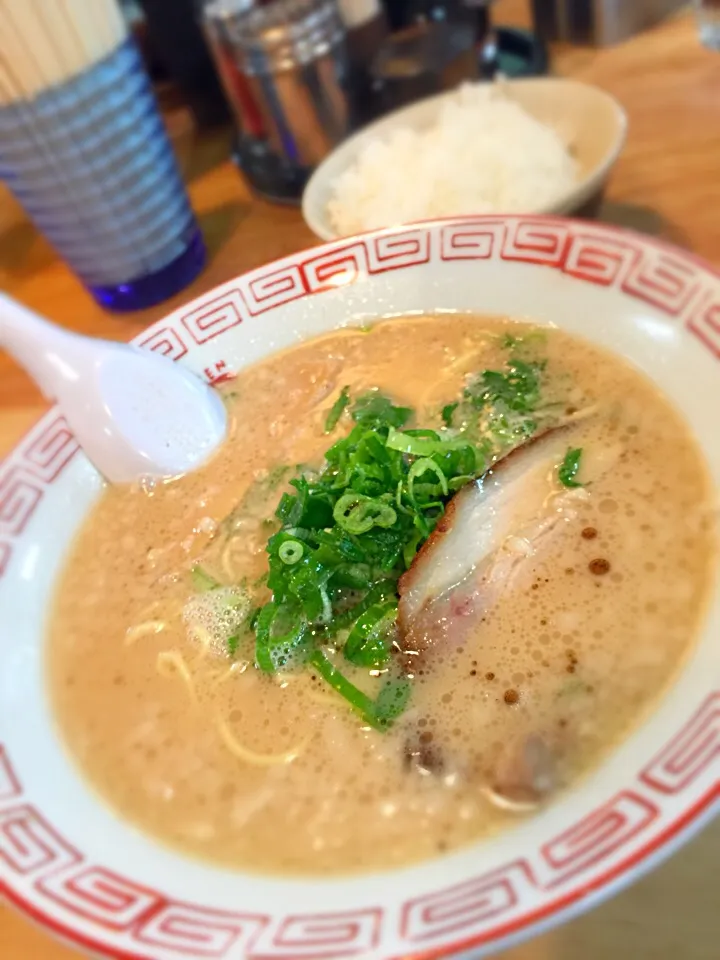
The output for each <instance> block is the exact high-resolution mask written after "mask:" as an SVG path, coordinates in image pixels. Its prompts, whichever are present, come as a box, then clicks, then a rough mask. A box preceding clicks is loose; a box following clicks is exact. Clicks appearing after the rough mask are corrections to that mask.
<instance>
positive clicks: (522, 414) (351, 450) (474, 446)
mask: <svg viewBox="0 0 720 960" xmlns="http://www.w3.org/2000/svg"><path fill="white" fill-rule="evenodd" d="M520 344H521V338H514V337H513V338H510V337H508V338H507V344H506V346H507V347H508V348H509V349H510V348H512V349H515V348H518V347H519V346H520ZM544 369H545V362H544V361H540V362H538V361H532V360H525V359H517V357H516V356H514V355H513V356H511V357H510V358H509V359H508V360H507V362H506V363H505V364H504V366H503V368H502V369H500V370H485V371H483V372H482V373H480V374H478V375H477V376H476V377H474V378H473V379H472V380H471V381H470V382H469V383H468V385H467V386H466V388H465V390H464V392H463V394H462V397H461V398H460V399H459V400H458V401H456V402H454V403H449V404H447V405H446V406H445V407H443V410H442V420H443V423H444V427H443V428H442V429H440V430H429V429H418V428H414V427H409V426H408V424H409V422H410V420H411V418H412V416H413V413H414V412H413V410H412V409H410V408H409V407H403V406H399V405H396V404H394V403H393V402H392V401H391V400H390V399H389V398H388V397H386V396H384V395H383V394H382V393H380V392H379V391H377V390H371V391H369V392H368V393H366V394H364V395H363V396H361V397H359V398H357V399H356V400H355V402H354V403H352V401H351V398H350V391H349V388H348V387H343V389H342V391H341V392H340V394H339V396H338V398H337V399H336V400H335V402H334V403H333V405H332V407H331V409H330V411H329V413H328V416H327V419H326V422H325V431H326V432H331V431H332V430H334V429H335V427H336V426H337V424H338V422H339V420H340V418H341V417H342V416H343V414H344V413H345V412H346V411H348V412H349V414H350V417H351V419H352V421H353V426H352V429H351V430H350V431H349V432H348V433H347V435H346V436H344V437H342V438H341V439H339V440H338V441H337V442H335V443H334V444H333V445H332V446H331V447H330V448H329V449H328V450H327V451H326V454H325V462H324V464H323V466H322V468H321V469H320V470H319V471H312V472H311V471H303V470H301V469H300V468H298V469H299V470H300V472H299V473H298V474H297V475H296V476H295V477H294V478H293V479H291V480H290V482H289V487H290V488H292V491H291V492H286V493H283V495H282V497H281V499H280V502H279V504H278V507H277V510H276V512H275V516H276V518H277V521H279V523H280V529H279V530H278V531H277V532H273V533H272V535H271V536H270V537H269V540H268V543H267V548H266V549H267V554H268V574H267V578H266V585H267V587H268V588H269V590H270V591H271V594H272V596H271V599H270V600H269V601H268V602H267V603H265V604H264V605H263V606H262V607H260V609H259V610H257V611H256V612H255V613H254V614H253V616H252V617H251V618H249V619H248V621H246V622H247V623H248V626H249V628H250V630H252V631H254V635H255V660H256V663H257V666H258V667H259V668H260V669H261V670H263V671H265V672H267V673H274V672H277V671H279V670H289V669H297V668H302V667H305V668H312V669H313V670H314V672H315V673H316V674H318V675H319V676H320V677H321V678H322V679H323V680H324V681H325V682H326V683H328V684H329V685H330V686H331V687H332V688H333V689H334V690H335V691H336V692H337V693H339V694H340V695H341V696H342V697H343V698H344V699H345V700H346V701H347V702H348V703H349V705H350V706H351V707H352V708H353V709H354V710H355V711H356V712H357V713H358V714H359V715H360V716H361V717H362V719H363V721H364V722H365V723H367V724H370V725H371V726H373V727H376V728H378V729H385V728H387V727H388V726H389V725H390V724H392V722H393V720H394V719H395V718H396V717H397V716H399V715H400V714H401V713H402V711H403V710H404V709H405V707H406V705H407V702H408V699H409V697H410V692H411V684H410V682H409V680H408V679H407V678H406V677H404V676H402V673H401V669H400V666H399V665H398V664H396V663H395V662H394V660H393V657H392V650H393V646H394V643H395V640H396V631H397V625H396V621H397V604H398V595H397V582H398V580H399V578H400V577H401V576H402V574H403V573H404V572H405V571H406V570H407V569H408V568H409V567H410V565H411V564H412V562H413V559H414V557H415V555H416V553H417V551H418V550H419V549H420V547H421V546H422V544H423V543H424V542H425V540H426V539H427V538H428V537H429V536H430V534H431V533H432V531H433V530H434V528H435V526H436V524H437V522H438V520H439V519H440V518H441V517H442V515H443V513H444V511H445V506H446V504H447V502H448V500H449V499H450V497H451V496H452V495H453V494H454V493H455V491H456V490H458V489H460V488H461V487H462V486H464V485H465V484H466V483H468V482H469V481H470V480H472V479H474V478H475V477H477V476H479V475H480V474H482V473H483V472H484V471H485V469H486V468H487V467H488V466H489V465H490V464H491V463H492V462H493V459H494V458H495V457H497V456H498V455H499V454H500V453H501V452H503V451H504V450H505V449H507V447H508V446H513V445H515V444H517V443H519V442H522V440H524V439H525V438H526V437H528V436H530V435H532V434H533V433H534V432H535V431H536V430H537V428H538V420H539V416H540V414H538V408H539V406H540V400H541V395H542V386H543V374H544ZM569 452H572V451H569ZM578 457H579V451H578ZM571 467H572V464H570V468H571ZM576 471H577V465H576V466H575V468H574V470H573V472H572V474H571V475H570V474H568V475H567V476H568V478H569V480H570V481H572V483H575V481H574V480H573V477H574V473H575V472H576ZM563 476H565V474H563ZM283 479H285V478H284V476H283ZM561 479H562V477H561ZM563 482H565V481H563ZM196 571H199V572H197V573H196ZM193 579H194V581H195V582H196V586H197V588H198V589H199V590H208V589H212V584H213V582H214V581H212V578H210V577H209V576H208V575H207V574H206V573H205V572H204V571H202V570H201V569H200V568H198V567H196V568H194V570H193ZM238 643H239V640H238V639H237V638H236V637H231V638H230V639H229V640H228V642H227V645H228V651H229V653H230V654H231V655H234V653H235V652H236V651H237V645H238ZM343 660H344V661H345V663H346V664H347V671H345V672H344V671H343V669H341V664H342V661H343ZM368 669H369V670H371V672H372V675H373V677H374V678H375V679H374V680H373V681H372V683H373V684H375V685H376V688H377V689H376V694H375V696H374V697H373V696H371V695H369V694H368V693H366V692H364V690H361V689H360V687H358V686H357V685H356V684H355V683H353V681H352V679H351V677H352V671H357V670H368ZM348 672H349V675H346V674H347V673H348ZM380 674H382V675H383V676H382V679H380ZM362 685H363V687H365V682H363V684H362Z"/></svg>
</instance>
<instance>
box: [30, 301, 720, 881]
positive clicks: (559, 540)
mask: <svg viewBox="0 0 720 960" xmlns="http://www.w3.org/2000/svg"><path fill="white" fill-rule="evenodd" d="M527 331H528V328H527V327H521V326H519V325H518V324H511V323H510V322H508V321H503V320H496V319H488V318H484V317H472V316H452V317H450V316H443V317H422V318H417V317H412V318H403V319H398V320H391V321H386V322H382V323H380V324H378V325H376V326H375V327H373V328H372V329H371V330H370V332H366V331H361V330H357V329H350V330H344V331H339V332H335V333H332V334H329V335H327V336H324V337H321V338H318V339H315V340H311V341H308V342H306V343H303V344H301V345H299V346H297V347H294V348H293V349H291V350H288V351H286V352H284V353H281V354H276V355H274V356H271V357H270V358H268V359H267V360H264V361H263V362H261V363H258V364H256V365H255V366H253V367H251V368H249V369H247V370H244V371H242V372H241V373H240V375H239V376H238V378H237V380H236V381H234V382H232V383H230V384H229V385H228V386H227V388H226V399H227V403H228V406H229V409H230V411H231V413H232V421H233V427H232V434H231V437H230V439H229V440H228V442H227V443H226V445H225V446H224V448H223V449H222V450H221V451H220V452H219V454H218V455H217V456H216V458H215V459H214V460H213V461H212V462H211V463H210V464H209V465H208V466H207V467H206V468H205V469H203V470H201V471H199V472H197V473H195V474H193V475H191V476H188V477H185V478H182V479H180V480H178V481H175V482H173V483H170V484H167V485H160V486H156V487H155V488H147V487H146V488H145V489H108V490H107V491H106V492H105V493H104V494H103V496H102V497H101V499H100V501H99V503H98V504H97V505H96V507H95V508H94V509H93V510H92V512H91V514H90V516H89V518H88V520H87V522H86V523H85V525H84V526H83V528H82V530H81V531H80V533H79V535H78V537H77V539H76V541H75V543H74V545H73V547H72V550H71V553H70V556H69V559H68V562H67V566H66V569H65V571H64V574H63V576H62V577H61V579H60V582H59V585H58V589H57V596H56V600H55V609H54V612H53V616H52V618H51V626H50V635H49V642H48V649H47V656H48V665H49V666H48V677H49V684H50V690H51V695H52V702H53V706H54V709H55V714H56V716H57V720H58V723H59V725H60V729H61V731H62V735H63V738H64V740H65V742H66V743H67V745H68V747H69V749H70V751H71V753H72V754H73V756H74V758H75V759H76V761H77V763H78V764H79V766H80V767H81V769H82V770H83V772H84V773H85V774H86V776H87V777H88V779H89V780H90V782H91V783H92V784H93V786H94V787H95V788H96V789H97V790H98V791H99V793H100V794H101V795H102V796H103V797H105V798H106V799H107V801H108V802H109V803H110V804H111V805H112V806H113V807H114V808H115V809H116V810H117V811H118V812H119V813H120V814H122V815H123V816H124V817H127V819H128V820H130V821H131V822H133V823H135V824H137V825H138V826H140V827H141V828H143V829H144V830H146V831H147V832H148V833H150V834H152V835H153V836H155V837H157V838H159V839H161V840H163V841H165V842H167V843H169V844H171V845H173V846H175V847H177V848H179V849H180V850H182V851H184V852H186V853H189V854H192V855H196V856H198V857H201V858H204V859H208V860H211V861H215V862H218V863H222V864H226V865H229V866H233V867H238V868H247V869H251V870H258V871H264V872H269V873H273V872H277V873H306V874H307V873H310V874H313V873H314V874H327V873H329V872H346V871H358V870H369V869H373V868H385V867H390V866H395V865H402V864H407V863H411V862H413V861H418V860H422V859H423V858H426V857H429V856H432V855H434V854H437V853H438V852H442V851H448V850H452V849H454V848H457V847H459V846H462V845H463V844H467V843H469V842H470V841H473V840H475V839H477V838H479V837H482V836H484V835H487V834H489V833H492V832H494V831H497V830H498V829H499V828H501V827H504V826H506V825H507V824H509V823H512V822H515V821H516V819H517V816H518V812H517V810H514V811H508V810H505V809H501V808H499V807H498V806H497V804H496V803H495V802H493V799H492V796H491V795H489V794H488V788H493V789H494V788H495V786H496V782H497V781H498V779H500V780H502V779H503V777H505V778H507V777H508V776H509V777H510V778H511V779H512V778H513V777H516V776H517V771H514V770H512V771H511V772H510V773H508V772H507V769H508V764H510V765H511V766H512V762H513V761H512V756H513V754H512V750H511V751H510V753H508V745H509V744H514V743H526V742H528V741H527V738H528V737H530V739H531V740H532V739H533V738H537V737H540V738H541V739H542V741H543V744H544V745H545V748H547V750H549V752H550V753H551V754H552V756H553V758H554V760H555V768H554V772H553V786H554V788H555V789H557V790H559V789H562V788H563V787H566V786H567V785H571V784H572V783H573V781H575V780H576V779H577V778H578V777H580V776H582V775H583V774H584V773H585V772H587V771H588V770H590V769H592V768H593V767H595V766H596V765H597V764H598V763H599V761H600V760H601V759H602V758H603V756H604V755H605V754H606V753H607V752H608V750H610V749H611V748H612V747H613V746H614V745H615V744H617V742H618V740H619V739H620V738H622V737H623V736H624V735H625V734H626V733H627V732H628V731H629V730H630V729H631V728H632V727H633V726H634V725H635V724H637V723H638V721H639V719H640V718H641V717H642V716H643V715H644V714H645V712H646V711H647V709H648V707H649V706H650V705H652V703H653V702H654V701H655V700H656V699H657V697H658V696H659V694H660V693H661V692H662V691H663V689H664V688H665V687H666V685H667V683H668V681H669V680H670V678H671V677H672V676H673V674H675V672H676V671H677V670H678V667H679V666H680V664H681V663H682V661H683V658H684V657H685V655H686V653H687V652H688V649H689V648H690V646H691V644H692V642H693V640H694V638H695V635H696V632H697V629H698V623H699V618H700V616H701V613H702V609H703V599H704V596H705V593H706V590H707V586H708V579H709V575H710V572H711V566H712V561H713V555H714V532H713V530H712V529H711V522H710V510H709V509H708V508H709V506H710V492H711V491H710V487H709V481H708V477H707V473H706V469H705V465H704V463H703V460H702V457H701V454H700V452H699V450H698V448H697V446H696V444H695V442H694V440H693V438H692V436H691V435H690V433H689V431H688V428H687V426H686V425H685V424H684V422H683V421H682V420H681V418H680V417H679V415H678V414H677V413H676V412H675V410H674V409H673V408H672V407H671V406H670V404H669V403H668V402H667V401H666V400H665V399H664V398H663V397H662V396H661V395H660V393H659V392H658V391H657V390H656V389H655V387H654V386H653V385H652V384H651V383H650V382H649V381H648V380H646V379H645V378H644V377H643V376H642V375H640V374H639V373H638V372H637V371H635V370H634V369H631V368H630V367H629V366H627V365H626V364H625V363H624V362H622V361H621V360H619V359H618V358H617V357H615V356H612V355H610V354H609V353H606V352H604V351H601V350H599V349H597V348H596V347H594V346H591V345H590V344H588V343H586V342H584V341H582V340H579V339H576V338H574V337H572V336H570V335H568V334H566V333H564V332H562V331H560V330H547V331H546V334H545V340H544V342H543V343H542V346H541V348H539V349H541V351H542V355H543V356H544V357H546V358H547V361H548V363H547V368H546V377H547V382H548V383H550V384H554V385H555V386H556V387H557V391H558V393H559V394H561V395H563V396H564V397H565V402H566V403H567V407H568V408H569V409H570V410H571V411H572V409H573V408H575V407H579V408H580V412H581V414H582V413H583V412H587V414H588V415H587V416H585V417H584V418H583V416H580V418H579V419H578V421H577V423H576V424H575V425H574V426H573V427H572V428H571V429H572V441H571V443H572V445H573V446H577V447H582V448H583V450H584V455H583V456H584V458H585V460H586V463H585V466H584V467H583V468H582V469H585V468H587V469H588V470H589V472H590V473H591V474H592V475H593V476H594V477H595V478H594V479H593V480H592V482H591V483H589V484H588V486H587V487H583V488H582V489H583V490H585V491H586V493H584V494H581V495H580V496H579V497H578V499H577V500H576V501H574V503H573V508H572V509H571V510H569V512H568V514H567V516H566V518H565V520H564V526H563V529H562V535H561V536H559V537H554V538H553V539H552V540H551V541H550V542H549V544H548V545H547V546H545V547H543V548H542V549H539V550H538V551H537V553H536V555H534V556H529V557H527V558H526V559H525V560H523V566H524V570H523V573H522V576H521V577H520V578H519V579H518V580H517V582H516V585H515V586H514V587H513V588H512V589H508V590H506V591H505V592H504V593H502V594H501V596H500V599H499V601H498V602H497V604H495V605H494V606H493V607H492V608H491V609H490V610H489V611H488V612H487V615H486V616H485V617H484V619H483V621H482V623H481V624H480V625H479V627H478V628H477V629H474V631H473V633H472V636H471V637H470V638H469V639H467V640H466V641H465V642H464V643H463V644H459V645H457V646H453V645H447V644H445V645H443V646H439V647H437V648H436V649H434V650H433V651H431V655H430V656H429V657H428V658H427V660H426V662H425V663H424V665H423V669H422V676H416V678H415V679H414V680H413V689H412V698H411V701H410V704H409V708H408V710H407V711H406V713H405V714H403V715H402V716H401V717H400V718H399V719H398V720H397V721H396V723H395V725H394V726H393V727H392V729H390V730H389V731H387V732H379V731H376V730H372V729H370V728H368V727H364V726H363V725H362V723H361V721H360V720H359V718H358V717H357V716H356V715H355V714H354V713H352V712H351V711H350V709H349V708H348V706H347V704H346V703H345V701H344V700H342V699H341V698H340V697H339V696H338V695H337V694H335V693H334V692H333V691H332V690H331V689H330V688H329V687H328V686H326V685H325V684H324V683H323V682H322V681H321V680H320V678H319V677H315V676H314V675H313V673H312V671H310V670H305V671H300V672H297V673H292V674H282V675H279V676H266V675H264V674H261V673H260V672H259V671H258V670H257V669H256V668H255V667H254V665H253V664H252V663H250V662H248V659H242V657H241V658H240V659H237V660H235V661H234V662H233V661H232V660H231V659H230V658H229V656H228V654H227V653H226V651H225V650H224V649H223V647H222V645H219V646H218V645H212V646H210V647H209V648H205V647H204V646H203V644H202V643H198V640H197V637H196V636H194V637H193V638H190V637H189V636H188V633H187V631H186V627H185V625H184V623H183V619H182V609H183V605H184V604H186V602H187V601H188V599H189V598H190V597H191V595H192V593H193V589H192V586H191V584H190V579H189V576H188V571H189V569H190V567H191V565H192V563H193V561H194V560H196V559H197V558H199V557H200V556H201V555H202V556H205V555H207V556H209V557H210V560H209V563H210V566H211V568H212V570H213V572H214V574H215V575H216V576H217V577H218V578H223V580H224V582H227V583H230V582H234V581H237V580H240V579H241V578H247V580H248V581H249V582H251V583H253V582H256V581H257V579H258V578H260V577H261V576H262V575H263V573H264V571H265V569H266V556H265V544H266V541H267V537H268V528H269V525H268V518H271V517H272V515H273V511H274V509H275V506H276V505H277V502H278V498H279V496H280V494H281V492H282V490H283V489H287V488H286V482H287V480H288V479H289V478H290V477H291V476H292V475H293V474H292V472H290V473H284V472H282V471H281V470H279V469H278V468H281V467H284V466H286V465H288V464H290V465H293V467H294V465H297V464H306V465H310V466H314V467H318V466H319V465H320V463H321V461H322V456H323V453H324V451H325V450H326V449H327V447H328V446H329V445H330V443H331V442H332V441H333V440H334V439H337V438H339V437H340V436H342V435H343V433H346V432H347V431H348V430H349V429H350V421H349V420H348V419H347V418H346V417H345V418H343V419H341V420H340V422H339V424H338V426H337V428H336V429H335V430H334V431H333V433H332V435H331V436H330V437H328V436H327V435H325V433H324V423H325V418H326V416H327V413H328V410H329V408H330V407H331V405H332V403H333V401H334V399H335V398H336V397H337V395H338V393H339V391H340V389H341V387H343V386H344V385H345V384H348V385H349V386H350V391H351V394H353V395H355V394H358V393H361V392H362V391H364V390H368V389H370V388H379V389H380V390H381V391H383V392H384V393H385V394H387V395H388V396H389V397H391V398H392V399H393V400H394V401H396V402H401V403H404V404H407V405H408V406H412V407H414V408H415V410H416V413H417V416H416V421H415V422H416V423H417V424H420V425H422V426H434V427H437V426H438V425H439V418H438V411H439V409H440V407H441V406H442V405H443V404H445V403H448V402H450V401H452V400H454V399H455V398H456V397H457V396H458V394H459V393H460V392H461V390H462V387H463V383H464V382H465V379H466V377H467V375H468V374H469V373H471V372H475V371H478V370H483V369H485V368H493V367H497V366H501V365H502V364H503V362H504V361H505V359H506V355H507V351H506V349H505V347H504V346H503V343H502V336H503V335H504V334H506V333H510V334H517V333H518V332H524V333H527ZM563 412H564V413H567V409H566V410H564V411H563ZM580 476H582V473H581V474H580ZM245 494H247V497H246V498H245V501H244V506H243V511H242V514H241V515H239V516H236V521H237V522H236V525H235V528H234V529H235V533H234V537H233V539H232V540H231V541H227V539H226V538H225V534H224V533H223V529H222V528H218V524H219V523H220V522H221V521H222V519H223V518H224V517H226V516H227V515H228V514H229V513H230V511H231V510H232V509H233V508H234V507H235V506H236V505H237V504H238V502H239V501H240V500H242V499H243V496H244V495H245ZM213 534H215V536H214V538H213ZM211 541H212V542H211ZM595 561H602V563H600V564H599V565H598V564H597V563H596V562H595ZM608 565H609V566H608ZM591 567H592V570H595V571H596V572H592V571H591ZM261 602H262V601H261ZM134 628H139V629H134ZM160 654H163V656H162V657H161V658H160V660H158V656H159V655H160ZM338 663H340V660H339V661H338ZM159 665H160V669H158V667H159ZM343 669H345V668H343ZM188 681H190V682H188ZM358 682H361V681H358ZM368 682H370V681H368ZM247 751H252V752H251V753H248V752H247ZM553 792H554V791H553Z"/></svg>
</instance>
